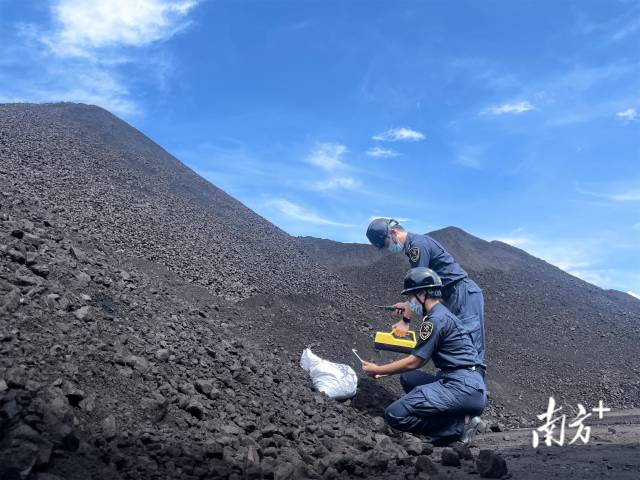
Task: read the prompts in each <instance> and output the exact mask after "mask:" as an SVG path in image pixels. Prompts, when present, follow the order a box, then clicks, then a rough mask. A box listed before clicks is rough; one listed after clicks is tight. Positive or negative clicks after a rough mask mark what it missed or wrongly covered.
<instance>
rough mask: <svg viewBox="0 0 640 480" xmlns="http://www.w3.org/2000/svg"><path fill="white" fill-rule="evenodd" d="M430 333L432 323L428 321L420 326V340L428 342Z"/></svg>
mask: <svg viewBox="0 0 640 480" xmlns="http://www.w3.org/2000/svg"><path fill="white" fill-rule="evenodd" d="M432 333H433V323H432V322H428V321H424V322H422V325H420V339H421V340H428V339H429V337H430V336H431V334H432Z"/></svg>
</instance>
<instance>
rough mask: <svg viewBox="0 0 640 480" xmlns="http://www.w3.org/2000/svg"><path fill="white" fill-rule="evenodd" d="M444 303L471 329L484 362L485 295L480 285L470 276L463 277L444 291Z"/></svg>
mask: <svg viewBox="0 0 640 480" xmlns="http://www.w3.org/2000/svg"><path fill="white" fill-rule="evenodd" d="M442 303H444V306H445V307H447V308H448V309H449V311H450V312H451V313H453V314H454V315H455V316H456V317H458V319H459V320H460V322H462V325H463V326H464V327H465V328H466V329H467V330H468V331H469V333H470V334H471V341H472V342H473V345H474V346H475V347H476V350H478V356H479V357H480V362H481V363H482V364H484V338H485V335H484V296H483V295H482V290H481V289H480V287H479V286H478V285H477V284H476V282H474V281H473V280H471V279H470V278H468V277H467V278H463V279H462V280H460V281H459V282H458V283H456V284H455V285H454V286H453V287H451V288H446V289H445V290H444V291H443V298H442Z"/></svg>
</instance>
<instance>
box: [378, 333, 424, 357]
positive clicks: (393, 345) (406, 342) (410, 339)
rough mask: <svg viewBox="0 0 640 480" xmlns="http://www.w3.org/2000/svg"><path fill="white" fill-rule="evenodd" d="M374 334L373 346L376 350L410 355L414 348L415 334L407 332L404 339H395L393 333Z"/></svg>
mask: <svg viewBox="0 0 640 480" xmlns="http://www.w3.org/2000/svg"><path fill="white" fill-rule="evenodd" d="M394 331H395V328H394V329H392V330H391V331H390V332H376V337H375V339H374V341H373V345H374V347H375V348H376V350H388V351H390V352H398V353H411V351H412V350H413V349H414V348H415V346H416V332H414V331H413V330H409V331H408V332H407V335H406V336H404V337H395V336H394V335H393V332H394Z"/></svg>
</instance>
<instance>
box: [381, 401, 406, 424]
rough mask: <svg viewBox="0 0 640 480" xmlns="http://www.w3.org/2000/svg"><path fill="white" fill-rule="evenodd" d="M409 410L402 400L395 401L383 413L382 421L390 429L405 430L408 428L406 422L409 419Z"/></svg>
mask: <svg viewBox="0 0 640 480" xmlns="http://www.w3.org/2000/svg"><path fill="white" fill-rule="evenodd" d="M410 415H411V414H410V412H409V410H408V409H407V408H406V407H405V406H404V404H403V402H402V400H396V401H395V402H393V403H392V404H391V405H389V406H388V407H387V408H386V409H385V411H384V420H385V421H386V422H387V425H389V426H390V427H391V428H395V429H396V430H405V429H406V428H408V426H409V425H408V424H407V420H408V419H409V417H410Z"/></svg>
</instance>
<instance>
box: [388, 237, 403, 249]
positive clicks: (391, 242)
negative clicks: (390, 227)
mask: <svg viewBox="0 0 640 480" xmlns="http://www.w3.org/2000/svg"><path fill="white" fill-rule="evenodd" d="M387 248H388V249H389V251H390V252H391V253H400V252H401V251H402V250H404V248H403V246H402V244H401V243H398V242H396V240H395V239H394V238H393V235H389V246H388V247H387Z"/></svg>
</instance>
